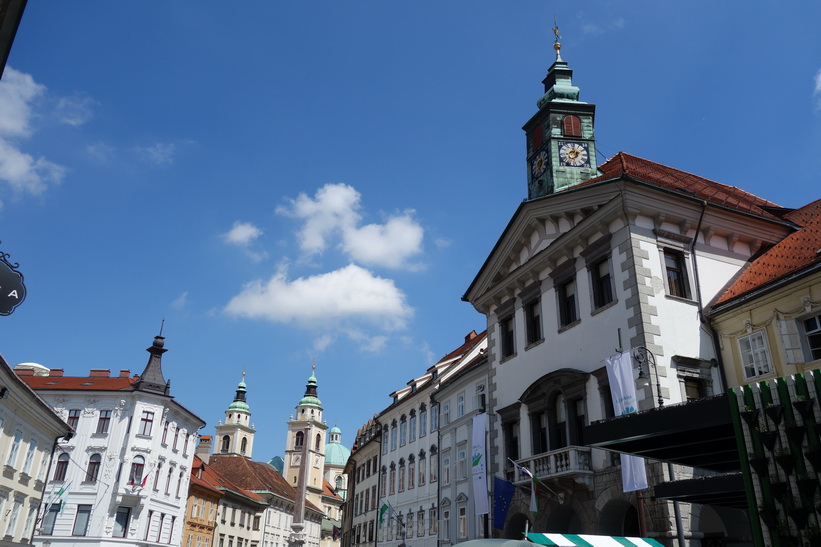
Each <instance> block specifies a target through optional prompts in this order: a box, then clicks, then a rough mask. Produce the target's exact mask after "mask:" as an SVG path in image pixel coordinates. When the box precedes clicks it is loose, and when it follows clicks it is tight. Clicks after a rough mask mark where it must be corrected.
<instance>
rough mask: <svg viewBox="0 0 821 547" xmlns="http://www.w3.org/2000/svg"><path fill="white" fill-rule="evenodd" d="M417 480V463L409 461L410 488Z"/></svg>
mask: <svg viewBox="0 0 821 547" xmlns="http://www.w3.org/2000/svg"><path fill="white" fill-rule="evenodd" d="M415 480H416V463H415V462H408V490H410V489H411V488H413V486H414V481H415Z"/></svg>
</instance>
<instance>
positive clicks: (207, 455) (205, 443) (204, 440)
mask: <svg viewBox="0 0 821 547" xmlns="http://www.w3.org/2000/svg"><path fill="white" fill-rule="evenodd" d="M196 454H197V456H199V458H200V459H201V460H202V461H204V462H205V463H206V464H207V463H208V460H210V459H211V435H202V436H200V442H199V443H198V444H197V450H196Z"/></svg>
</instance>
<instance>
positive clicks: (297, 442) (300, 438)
mask: <svg viewBox="0 0 821 547" xmlns="http://www.w3.org/2000/svg"><path fill="white" fill-rule="evenodd" d="M304 444H305V433H303V432H302V431H297V432H296V435H294V448H302V445H304Z"/></svg>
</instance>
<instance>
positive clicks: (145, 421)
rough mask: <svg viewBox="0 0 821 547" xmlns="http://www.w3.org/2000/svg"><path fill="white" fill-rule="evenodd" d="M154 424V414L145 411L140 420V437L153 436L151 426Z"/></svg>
mask: <svg viewBox="0 0 821 547" xmlns="http://www.w3.org/2000/svg"><path fill="white" fill-rule="evenodd" d="M153 424H154V413H153V412H149V411H147V410H144V411H143V415H142V417H141V418H140V435H146V436H151V426H152V425H153Z"/></svg>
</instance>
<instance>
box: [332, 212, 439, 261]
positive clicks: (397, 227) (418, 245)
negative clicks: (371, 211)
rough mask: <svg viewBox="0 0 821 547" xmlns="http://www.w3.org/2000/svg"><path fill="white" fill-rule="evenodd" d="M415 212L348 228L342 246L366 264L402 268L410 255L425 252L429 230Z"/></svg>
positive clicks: (353, 256) (351, 255)
mask: <svg viewBox="0 0 821 547" xmlns="http://www.w3.org/2000/svg"><path fill="white" fill-rule="evenodd" d="M411 214H412V211H409V212H406V213H404V214H403V215H401V216H396V217H393V218H390V219H388V221H387V222H386V223H385V224H368V225H367V226H363V227H361V228H351V229H348V230H345V232H344V234H343V242H342V248H343V249H344V250H345V252H347V253H348V255H349V256H350V257H351V258H353V259H354V260H357V261H359V262H362V263H364V264H368V265H379V266H386V267H388V268H400V267H402V266H403V265H404V264H405V263H406V261H407V259H408V258H410V257H411V256H414V255H416V254H418V253H420V252H421V251H422V238H423V237H424V233H425V231H424V230H423V229H422V227H421V226H420V225H419V224H418V223H417V222H416V221H415V220H414V219H413V218H412V216H411Z"/></svg>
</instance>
